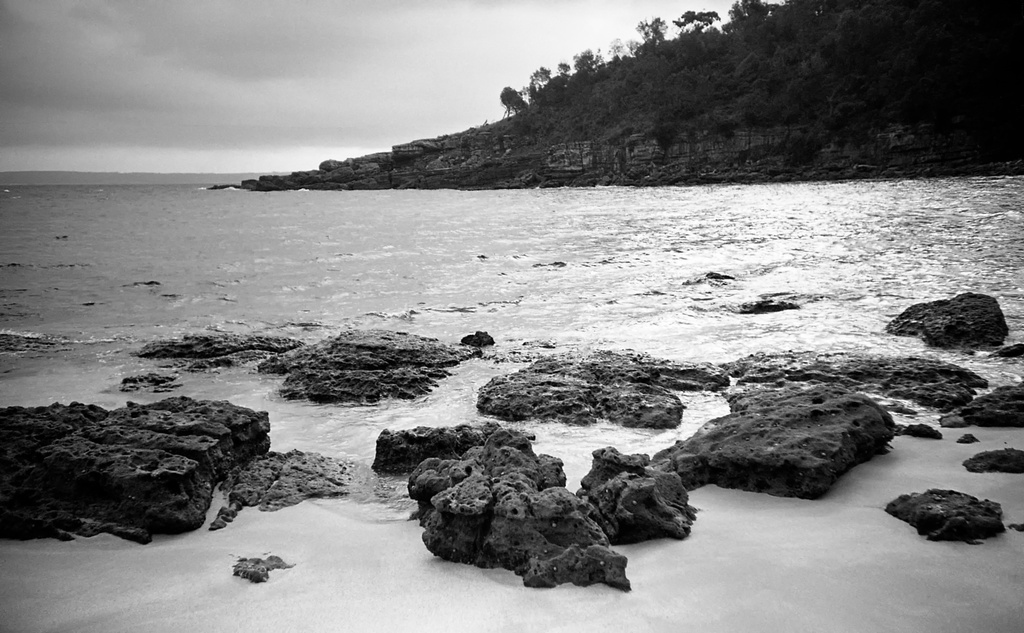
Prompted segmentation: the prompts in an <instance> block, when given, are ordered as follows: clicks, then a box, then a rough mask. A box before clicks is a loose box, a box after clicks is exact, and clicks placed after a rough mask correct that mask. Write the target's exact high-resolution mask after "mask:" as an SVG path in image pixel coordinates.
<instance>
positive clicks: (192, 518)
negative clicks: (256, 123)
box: [0, 397, 270, 543]
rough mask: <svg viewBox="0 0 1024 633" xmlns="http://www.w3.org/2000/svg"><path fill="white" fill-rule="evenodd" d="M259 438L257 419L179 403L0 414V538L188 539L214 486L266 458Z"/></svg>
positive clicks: (232, 409)
mask: <svg viewBox="0 0 1024 633" xmlns="http://www.w3.org/2000/svg"><path fill="white" fill-rule="evenodd" d="M269 431H270V422H269V420H268V417H267V413H266V412H257V411H253V410H251V409H246V408H244V407H238V406H235V405H232V404H230V403H228V402H211V401H197V400H192V399H190V398H185V397H177V398H168V399H166V400H161V401H160V402H156V403H154V404H149V405H138V404H134V403H128V406H126V407H123V408H120V409H116V410H114V411H107V410H105V409H103V408H101V407H97V406H95V405H83V404H79V403H72V404H70V405H61V404H53V405H50V406H49V407H35V408H23V407H8V408H6V409H3V410H0V501H2V503H0V508H2V509H0V536H3V537H6V538H22V539H26V538H40V537H54V538H60V539H70V538H72V535H75V534H77V535H81V536H93V535H95V534H98V533H101V532H107V533H110V534H115V535H117V536H120V537H123V538H127V539H130V540H133V541H137V542H140V543H147V542H149V541H150V540H151V538H152V534H157V533H163V534H176V533H179V532H186V531H189V530H194V529H196V528H198V527H199V526H201V525H202V524H203V522H204V521H205V519H206V511H207V509H208V508H209V506H210V502H211V500H212V496H213V489H214V487H215V486H216V485H217V483H218V482H220V481H221V480H223V479H224V478H225V477H226V476H227V474H228V472H229V471H231V470H232V469H233V468H235V467H236V466H238V465H240V464H244V463H246V462H248V461H249V460H251V459H253V458H254V457H256V456H258V455H261V454H263V453H266V452H267V450H268V449H269V448H270V438H269V435H268V433H269Z"/></svg>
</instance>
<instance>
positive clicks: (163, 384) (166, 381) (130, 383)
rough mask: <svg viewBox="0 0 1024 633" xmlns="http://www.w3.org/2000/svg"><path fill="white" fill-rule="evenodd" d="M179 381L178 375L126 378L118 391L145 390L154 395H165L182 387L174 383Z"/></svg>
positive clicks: (143, 375) (151, 374)
mask: <svg viewBox="0 0 1024 633" xmlns="http://www.w3.org/2000/svg"><path fill="white" fill-rule="evenodd" d="M177 379H178V374H158V373H155V372H151V373H148V374H141V375H138V376H126V377H125V378H124V379H122V380H121V386H120V387H118V389H120V390H121V391H127V392H131V391H143V390H145V391H152V392H154V393H164V392H167V391H171V390H172V389H177V388H178V387H180V386H181V385H180V384H179V383H176V382H174V381H175V380H177Z"/></svg>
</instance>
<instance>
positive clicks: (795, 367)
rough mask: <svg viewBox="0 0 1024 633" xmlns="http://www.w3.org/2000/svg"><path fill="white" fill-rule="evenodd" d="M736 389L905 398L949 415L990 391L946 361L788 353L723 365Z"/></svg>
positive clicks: (760, 355)
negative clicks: (825, 390) (837, 390)
mask: <svg viewBox="0 0 1024 633" xmlns="http://www.w3.org/2000/svg"><path fill="white" fill-rule="evenodd" d="M722 367H723V369H725V370H726V371H727V372H728V373H729V375H731V376H732V377H733V378H735V379H736V383H737V385H739V386H741V387H747V388H754V387H757V388H763V387H770V388H777V387H783V386H786V385H789V384H792V383H811V384H837V385H842V386H845V387H847V388H849V389H853V390H857V391H867V392H869V393H879V394H882V395H885V396H888V397H890V398H903V399H907V400H912V401H913V402H915V403H917V404H919V405H921V406H925V407H932V408H935V409H938V410H940V411H949V410H951V409H953V408H955V407H957V406H960V405H964V404H967V403H968V402H970V401H971V399H973V398H974V396H975V394H976V393H977V392H976V391H975V390H976V389H984V388H986V387H988V381H987V380H985V379H984V378H982V377H981V376H979V375H978V374H976V373H974V372H973V371H970V370H969V369H965V368H963V367H959V366H957V365H953V364H950V363H944V362H942V361H937V360H932V359H928V358H917V357H913V356H910V357H890V356H876V355H869V354H845V353H835V354H815V353H813V352H787V353H782V354H764V353H758V354H751V355H750V356H746V357H744V358H741V359H739V360H736V361H732V362H730V363H725V364H723V365H722Z"/></svg>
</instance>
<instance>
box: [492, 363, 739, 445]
mask: <svg viewBox="0 0 1024 633" xmlns="http://www.w3.org/2000/svg"><path fill="white" fill-rule="evenodd" d="M728 384H729V379H728V377H727V376H726V375H725V373H724V372H722V371H721V370H719V369H718V368H716V367H714V366H712V365H706V364H702V365H696V364H685V363H674V362H672V361H667V360H662V359H657V358H652V357H650V356H647V355H644V354H626V353H617V352H597V353H595V354H592V355H590V356H586V357H583V358H579V357H576V356H572V355H559V356H551V357H547V358H542V359H540V360H538V361H536V362H534V363H533V364H532V365H530V366H529V367H527V368H525V369H522V370H520V371H518V372H515V373H512V374H508V375H506V376H497V377H495V378H493V379H492V380H491V381H490V382H488V383H487V384H486V385H484V386H483V387H482V388H481V389H480V391H479V394H478V397H477V409H478V410H479V411H480V412H481V413H485V414H487V415H493V416H495V417H497V418H500V419H503V420H512V421H518V420H527V419H537V420H550V421H557V422H563V423H566V424H575V425H587V424H594V423H595V422H597V421H598V420H601V419H605V420H608V421H610V422H614V423H616V424H621V425H623V426H628V427H647V428H674V427H677V426H679V423H680V421H681V420H682V415H683V409H684V407H683V404H682V402H681V401H680V400H679V398H678V397H677V396H676V395H675V394H674V393H672V392H673V391H700V390H707V391H717V390H720V389H723V388H725V387H727V386H728Z"/></svg>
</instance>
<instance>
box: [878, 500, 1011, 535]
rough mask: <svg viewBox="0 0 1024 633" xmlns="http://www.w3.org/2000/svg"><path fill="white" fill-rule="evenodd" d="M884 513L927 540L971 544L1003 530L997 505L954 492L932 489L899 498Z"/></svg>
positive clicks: (1000, 512) (886, 507) (1000, 513)
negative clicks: (910, 526) (915, 530)
mask: <svg viewBox="0 0 1024 633" xmlns="http://www.w3.org/2000/svg"><path fill="white" fill-rule="evenodd" d="M885 511H886V512H888V513H889V514H891V515H892V516H894V517H896V518H897V519H900V520H901V521H906V522H907V523H909V524H910V525H912V526H914V527H915V528H917V533H918V534H921V535H923V536H925V537H927V538H928V540H929V541H966V542H968V543H975V542H977V541H978V539H984V538H989V537H991V536H996V535H997V534H999V533H1000V532H1004V531H1005V529H1006V528H1005V527H1004V526H1003V509H1002V507H1001V506H1000V505H999V504H998V503H996V502H994V501H989V500H988V499H985V500H981V499H978V498H977V497H972V496H971V495H968V494H964V493H962V492H957V491H955V490H939V489H937V488H933V489H931V490H927V491H925V492H923V493H911V494H905V495H900V496H899V497H897V498H896V499H894V500H892V501H890V502H889V504H888V505H886V506H885Z"/></svg>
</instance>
